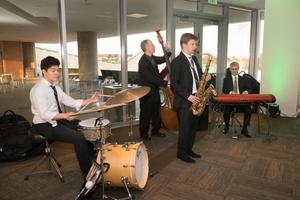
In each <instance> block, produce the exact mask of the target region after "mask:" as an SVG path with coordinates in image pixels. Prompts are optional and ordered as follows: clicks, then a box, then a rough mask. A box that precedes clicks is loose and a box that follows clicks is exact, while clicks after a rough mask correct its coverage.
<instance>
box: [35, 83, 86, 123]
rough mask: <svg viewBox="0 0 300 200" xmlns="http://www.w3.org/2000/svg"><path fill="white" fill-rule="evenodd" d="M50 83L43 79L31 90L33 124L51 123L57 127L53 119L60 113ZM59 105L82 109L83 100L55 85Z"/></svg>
mask: <svg viewBox="0 0 300 200" xmlns="http://www.w3.org/2000/svg"><path fill="white" fill-rule="evenodd" d="M50 85H51V84H50V82H49V81H47V80H46V79H44V78H42V79H41V80H39V81H38V82H37V83H36V84H35V85H34V86H33V87H32V88H31V90H30V102H31V112H32V113H33V115H34V116H33V123H34V124H40V123H45V122H49V123H50V124H52V126H53V127H55V126H56V125H57V122H56V120H53V118H54V117H55V116H56V115H57V114H58V113H59V111H58V108H57V104H56V100H55V96H54V91H53V89H52V88H51V87H50ZM55 88H56V90H57V96H58V101H59V104H64V105H66V106H69V107H73V108H76V110H79V109H80V106H81V104H82V100H75V99H73V98H72V97H70V96H69V95H67V94H66V93H64V91H63V90H62V89H61V88H60V87H59V86H56V85H55Z"/></svg>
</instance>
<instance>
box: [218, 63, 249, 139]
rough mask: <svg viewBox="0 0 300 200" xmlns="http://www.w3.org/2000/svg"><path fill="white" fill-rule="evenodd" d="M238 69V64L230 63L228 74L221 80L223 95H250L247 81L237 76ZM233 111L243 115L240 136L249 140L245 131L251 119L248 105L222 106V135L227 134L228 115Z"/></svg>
mask: <svg viewBox="0 0 300 200" xmlns="http://www.w3.org/2000/svg"><path fill="white" fill-rule="evenodd" d="M239 68H240V67H239V63H238V62H232V63H230V67H229V71H230V73H228V74H227V75H226V77H225V78H224V80H223V88H222V91H223V93H224V94H250V93H251V88H250V85H249V83H247V80H246V79H245V78H243V77H242V76H240V75H239V74H238V72H239ZM235 109H236V110H238V111H241V112H243V113H244V121H243V127H242V130H241V134H242V135H244V136H245V137H248V138H251V136H250V135H249V132H248V129H247V126H249V124H250V119H251V107H250V105H249V104H243V105H241V104H239V105H235V104H228V105H224V110H223V118H224V122H225V127H224V130H223V134H227V133H228V131H229V121H230V115H231V112H233V111H234V110H235Z"/></svg>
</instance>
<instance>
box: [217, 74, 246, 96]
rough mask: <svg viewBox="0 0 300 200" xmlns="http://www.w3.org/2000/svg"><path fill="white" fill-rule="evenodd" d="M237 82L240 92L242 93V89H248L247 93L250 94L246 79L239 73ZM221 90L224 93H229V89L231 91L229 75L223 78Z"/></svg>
mask: <svg viewBox="0 0 300 200" xmlns="http://www.w3.org/2000/svg"><path fill="white" fill-rule="evenodd" d="M238 84H239V92H240V94H242V93H243V92H244V91H248V93H249V94H251V88H250V86H249V84H248V83H247V80H246V79H245V78H244V77H242V76H240V75H239V76H238ZM222 91H223V93H224V94H229V92H230V91H233V81H232V76H231V75H229V76H227V77H225V78H224V80H223V89H222Z"/></svg>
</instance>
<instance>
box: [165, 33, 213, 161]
mask: <svg viewBox="0 0 300 200" xmlns="http://www.w3.org/2000/svg"><path fill="white" fill-rule="evenodd" d="M197 41H198V38H197V37H196V36H195V35H193V34H191V33H184V34H183V35H182V36H181V38H180V46H181V52H180V54H179V55H178V56H177V57H176V58H175V59H174V60H172V63H171V72H172V73H171V88H172V90H173V93H174V101H173V107H174V109H175V110H176V112H177V117H178V121H179V136H178V146H177V158H179V159H180V160H182V161H184V162H187V163H194V162H195V160H194V159H193V158H201V155H200V154H197V153H195V152H194V151H193V150H192V148H193V144H194V140H195V136H196V130H197V125H198V123H199V117H198V116H196V115H193V113H192V110H191V105H192V104H196V103H199V101H200V98H199V97H197V96H196V95H195V94H196V93H197V88H198V86H199V82H200V78H201V77H202V70H201V67H200V65H199V63H198V60H197V58H196V57H195V56H194V52H195V51H196V49H197ZM205 79H206V80H207V81H208V80H210V79H211V76H210V74H207V76H206V77H205Z"/></svg>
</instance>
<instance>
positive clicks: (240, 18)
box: [227, 9, 251, 73]
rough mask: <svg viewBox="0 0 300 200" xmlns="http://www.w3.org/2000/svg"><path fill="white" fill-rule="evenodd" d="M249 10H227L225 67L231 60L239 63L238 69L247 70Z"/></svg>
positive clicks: (249, 26)
mask: <svg viewBox="0 0 300 200" xmlns="http://www.w3.org/2000/svg"><path fill="white" fill-rule="evenodd" d="M250 32H251V12H249V11H245V10H236V9H230V10H229V26H228V53H227V67H229V64H230V63H231V62H233V61H235V62H238V63H239V64H240V71H245V72H246V73H248V71H249V57H250V55H249V54H250Z"/></svg>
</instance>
